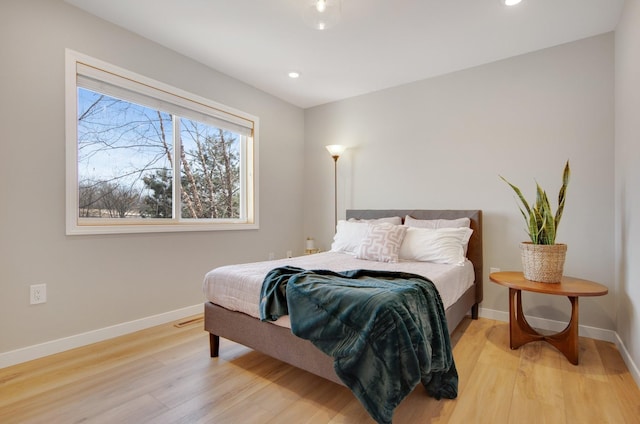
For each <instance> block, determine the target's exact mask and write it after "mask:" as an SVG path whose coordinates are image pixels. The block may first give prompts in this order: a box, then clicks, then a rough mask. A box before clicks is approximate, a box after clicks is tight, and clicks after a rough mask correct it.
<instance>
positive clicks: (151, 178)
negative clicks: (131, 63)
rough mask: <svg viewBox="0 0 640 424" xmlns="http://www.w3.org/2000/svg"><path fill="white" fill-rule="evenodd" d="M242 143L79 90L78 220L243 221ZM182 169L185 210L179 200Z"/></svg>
mask: <svg viewBox="0 0 640 424" xmlns="http://www.w3.org/2000/svg"><path fill="white" fill-rule="evenodd" d="M175 128H177V129H178V131H177V134H174V129H175ZM176 135H177V136H178V137H177V139H176V137H175V136H176ZM240 137H241V136H240V135H238V134H235V133H233V132H230V131H227V130H223V129H221V128H217V127H215V126H212V125H209V124H205V123H202V122H197V121H195V120H191V119H187V118H181V117H178V116H175V115H171V114H169V113H166V112H163V111H160V110H155V109H153V108H150V107H147V106H143V105H139V104H135V103H132V102H129V101H126V100H122V99H118V98H115V97H111V96H108V95H105V94H101V93H98V92H95V91H92V90H89V89H85V88H78V190H79V192H78V194H79V205H78V216H79V217H82V218H119V219H145V218H160V219H162V218H173V217H174V213H178V214H179V215H180V218H190V219H217V218H238V217H239V216H240V159H241V158H240V152H241V149H240V140H239V139H240ZM176 143H179V145H180V149H179V151H180V158H179V160H178V163H177V164H176V163H175V161H176V159H175V157H174V156H175V154H174V152H175V151H176V149H175V148H174V145H175V144H176ZM176 165H177V168H178V169H179V170H180V173H179V175H180V180H179V182H178V183H179V184H180V193H181V197H180V199H179V200H180V201H179V202H177V201H176V199H174V198H173V196H174V194H173V193H174V185H175V184H176V182H175V181H174V169H176ZM174 206H176V207H177V211H176V209H174Z"/></svg>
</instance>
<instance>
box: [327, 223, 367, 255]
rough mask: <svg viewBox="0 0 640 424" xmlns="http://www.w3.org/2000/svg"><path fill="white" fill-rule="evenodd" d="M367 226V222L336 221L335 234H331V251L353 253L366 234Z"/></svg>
mask: <svg viewBox="0 0 640 424" xmlns="http://www.w3.org/2000/svg"><path fill="white" fill-rule="evenodd" d="M368 226H369V224H367V223H366V222H348V221H344V220H340V221H338V226H337V227H336V234H335V236H333V243H331V251H332V252H342V253H350V254H352V255H355V253H356V250H357V249H358V247H360V243H362V239H363V238H364V236H365V235H366V234H367V228H368Z"/></svg>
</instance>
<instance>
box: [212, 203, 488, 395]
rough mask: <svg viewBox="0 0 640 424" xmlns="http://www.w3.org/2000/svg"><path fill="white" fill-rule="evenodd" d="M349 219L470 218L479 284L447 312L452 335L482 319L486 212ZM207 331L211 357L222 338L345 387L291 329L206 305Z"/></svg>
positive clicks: (357, 214) (352, 214)
mask: <svg viewBox="0 0 640 424" xmlns="http://www.w3.org/2000/svg"><path fill="white" fill-rule="evenodd" d="M346 215H347V219H349V218H355V219H372V218H383V217H388V216H401V217H402V218H404V217H405V215H410V216H412V217H413V218H416V219H457V218H464V217H467V218H470V219H471V228H472V229H473V234H472V236H471V239H470V240H469V246H468V250H467V257H468V258H469V260H471V262H473V267H474V272H475V282H474V284H473V286H471V287H470V288H469V289H468V290H467V291H466V292H465V293H464V294H463V295H462V296H461V297H460V299H459V300H458V301H457V302H456V303H454V304H453V305H451V306H450V307H449V308H448V309H447V310H446V316H447V325H448V330H449V334H451V333H452V332H453V330H455V328H456V327H457V326H458V324H459V323H460V322H461V321H462V319H463V318H464V317H465V315H467V314H468V313H469V312H470V313H471V317H472V318H473V319H477V318H478V305H479V304H480V302H481V301H482V293H483V292H482V281H483V271H482V211H481V210H399V209H392V210H347V214H346ZM204 328H205V330H206V331H208V332H209V345H210V351H211V357H212V358H213V357H217V356H218V354H219V346H220V337H224V338H225V339H229V340H232V341H234V342H237V343H240V344H242V345H245V346H247V347H250V348H252V349H255V350H257V351H260V352H262V353H265V354H267V355H269V356H272V357H274V358H276V359H279V360H281V361H283V362H286V363H288V364H291V365H293V366H296V367H298V368H301V369H303V370H306V371H308V372H311V373H313V374H316V375H319V376H320V377H323V378H326V379H328V380H331V381H334V382H336V383H338V384H341V385H344V384H343V383H342V381H340V379H339V378H338V376H337V375H336V373H335V371H334V369H333V358H331V357H330V356H328V355H326V354H324V353H323V352H322V351H320V350H319V349H317V348H316V347H315V346H314V345H313V344H312V343H311V342H309V341H308V340H304V339H301V338H299V337H296V336H294V335H293V334H292V333H291V330H290V329H289V328H285V327H280V326H278V325H274V324H272V323H269V322H262V321H260V320H259V319H256V318H254V317H251V316H249V315H246V314H244V313H241V312H235V311H230V310H228V309H225V308H223V307H221V306H218V305H216V304H214V303H211V302H206V303H205V305H204Z"/></svg>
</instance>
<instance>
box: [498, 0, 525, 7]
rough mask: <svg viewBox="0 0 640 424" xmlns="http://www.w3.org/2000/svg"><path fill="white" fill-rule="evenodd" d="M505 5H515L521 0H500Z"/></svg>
mask: <svg viewBox="0 0 640 424" xmlns="http://www.w3.org/2000/svg"><path fill="white" fill-rule="evenodd" d="M502 1H503V3H504V5H505V6H515V5H516V4H518V3H520V2H521V1H522V0H502Z"/></svg>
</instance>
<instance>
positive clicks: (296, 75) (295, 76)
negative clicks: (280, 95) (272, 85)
mask: <svg viewBox="0 0 640 424" xmlns="http://www.w3.org/2000/svg"><path fill="white" fill-rule="evenodd" d="M288 75H289V78H293V79H296V78H300V72H296V71H292V72H289V74H288Z"/></svg>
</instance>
